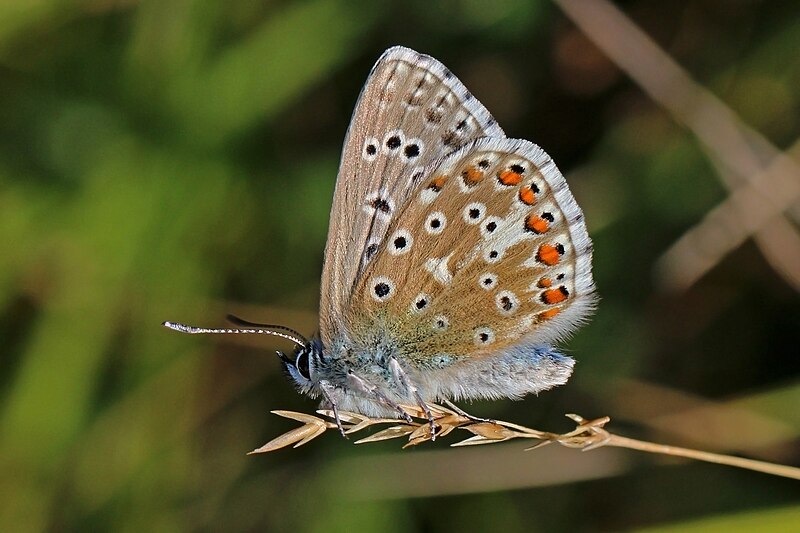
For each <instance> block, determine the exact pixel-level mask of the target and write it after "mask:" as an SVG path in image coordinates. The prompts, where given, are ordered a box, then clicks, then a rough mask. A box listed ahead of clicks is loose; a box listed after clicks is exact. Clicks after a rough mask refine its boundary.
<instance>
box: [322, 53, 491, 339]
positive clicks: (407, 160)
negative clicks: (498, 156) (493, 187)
mask: <svg viewBox="0 0 800 533" xmlns="http://www.w3.org/2000/svg"><path fill="white" fill-rule="evenodd" d="M381 125H391V126H381ZM483 136H494V137H503V136H504V134H503V131H502V130H501V129H500V127H499V126H498V125H497V123H496V122H495V121H494V119H493V118H492V117H491V115H490V114H489V112H488V111H487V110H486V109H485V108H484V107H483V106H482V105H481V104H480V102H478V101H477V99H475V98H473V97H472V95H471V94H470V93H469V91H467V89H466V88H465V87H464V85H463V84H462V83H461V82H460V81H458V79H457V78H456V77H455V76H453V74H451V73H450V71H449V70H447V69H446V68H445V67H444V66H443V65H442V64H441V63H439V62H438V61H436V60H435V59H433V58H432V57H430V56H426V55H423V54H419V53H417V52H414V51H413V50H409V49H407V48H403V47H395V48H391V49H389V50H387V51H386V53H384V55H383V56H382V57H381V58H380V59H379V60H378V62H377V63H376V65H375V67H374V68H373V70H372V72H371V74H370V76H369V78H368V79H367V82H366V84H365V86H364V89H363V91H362V94H361V96H360V97H359V100H358V103H357V104H356V108H355V111H354V113H353V118H352V122H351V129H350V130H349V131H348V134H347V137H346V139H345V143H344V148H343V154H342V162H341V166H340V169H339V176H338V179H337V184H336V192H335V194H334V201H333V207H332V209H331V218H330V229H329V232H328V241H327V242H328V244H327V249H326V253H325V256H326V263H325V266H324V271H323V276H322V290H321V301H320V329H321V336H322V340H323V342H324V343H326V344H327V343H328V342H330V339H332V338H333V337H334V333H335V331H336V330H337V329H341V328H342V325H341V317H342V316H343V315H344V313H345V309H347V308H348V307H349V305H350V302H349V296H350V295H351V293H352V291H353V288H354V286H355V284H356V282H357V281H358V279H359V277H360V276H361V274H362V273H363V271H364V269H365V268H366V266H367V264H368V263H369V261H370V260H371V258H372V256H373V254H374V253H375V251H376V249H377V247H378V245H379V244H380V243H382V242H383V240H384V238H385V236H386V232H387V230H388V228H389V224H390V222H391V221H392V220H393V219H394V218H396V215H397V213H398V211H399V209H400V208H401V206H404V205H405V203H406V200H407V199H408V197H409V195H410V194H411V193H412V191H413V190H414V189H415V188H416V187H417V185H418V183H419V181H420V180H421V179H422V177H423V175H424V174H423V170H424V168H426V167H427V166H429V165H430V164H432V163H433V162H435V161H436V160H438V159H440V158H441V157H442V156H443V155H444V154H447V153H449V152H451V151H454V150H455V149H457V148H458V147H460V146H462V145H464V144H466V143H468V142H470V141H472V140H474V139H476V138H479V137H483Z"/></svg>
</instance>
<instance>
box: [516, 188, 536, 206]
mask: <svg viewBox="0 0 800 533" xmlns="http://www.w3.org/2000/svg"><path fill="white" fill-rule="evenodd" d="M519 201H520V202H522V203H523V204H525V205H533V203H534V202H535V201H536V193H534V192H533V189H531V188H530V187H523V188H521V189H520V190H519Z"/></svg>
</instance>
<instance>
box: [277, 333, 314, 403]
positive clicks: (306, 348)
mask: <svg viewBox="0 0 800 533" xmlns="http://www.w3.org/2000/svg"><path fill="white" fill-rule="evenodd" d="M277 353H278V357H280V359H281V364H282V365H283V369H284V370H285V371H286V374H287V375H288V376H289V377H290V378H291V380H292V381H294V383H295V385H297V388H298V389H299V390H300V392H303V393H306V394H308V393H312V394H313V391H314V389H315V385H316V383H317V381H318V379H317V370H318V369H319V368H320V366H321V363H322V357H323V355H322V343H321V342H320V341H319V339H313V340H311V341H309V342H307V343H305V344H303V345H298V346H297V347H296V348H295V350H294V353H293V355H292V357H289V356H287V355H286V354H285V353H283V352H280V351H279V352H277Z"/></svg>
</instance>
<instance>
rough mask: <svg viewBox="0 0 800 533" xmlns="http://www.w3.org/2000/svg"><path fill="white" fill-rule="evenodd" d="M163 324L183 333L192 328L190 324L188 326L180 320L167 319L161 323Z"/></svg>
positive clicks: (188, 331)
mask: <svg viewBox="0 0 800 533" xmlns="http://www.w3.org/2000/svg"><path fill="white" fill-rule="evenodd" d="M161 325H162V326H164V327H165V328H167V329H171V330H174V331H180V332H181V333H190V332H191V328H190V327H189V326H186V325H184V324H179V323H178V322H170V321H169V320H165V321H164V322H162V323H161Z"/></svg>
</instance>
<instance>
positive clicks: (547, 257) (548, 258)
mask: <svg viewBox="0 0 800 533" xmlns="http://www.w3.org/2000/svg"><path fill="white" fill-rule="evenodd" d="M560 258H561V254H560V253H558V249H557V248H556V247H555V246H553V245H552V244H543V245H541V246H540V247H539V251H538V252H537V253H536V260H537V261H539V262H540V263H544V264H545V265H549V266H553V265H556V264H558V260H559V259H560Z"/></svg>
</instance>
